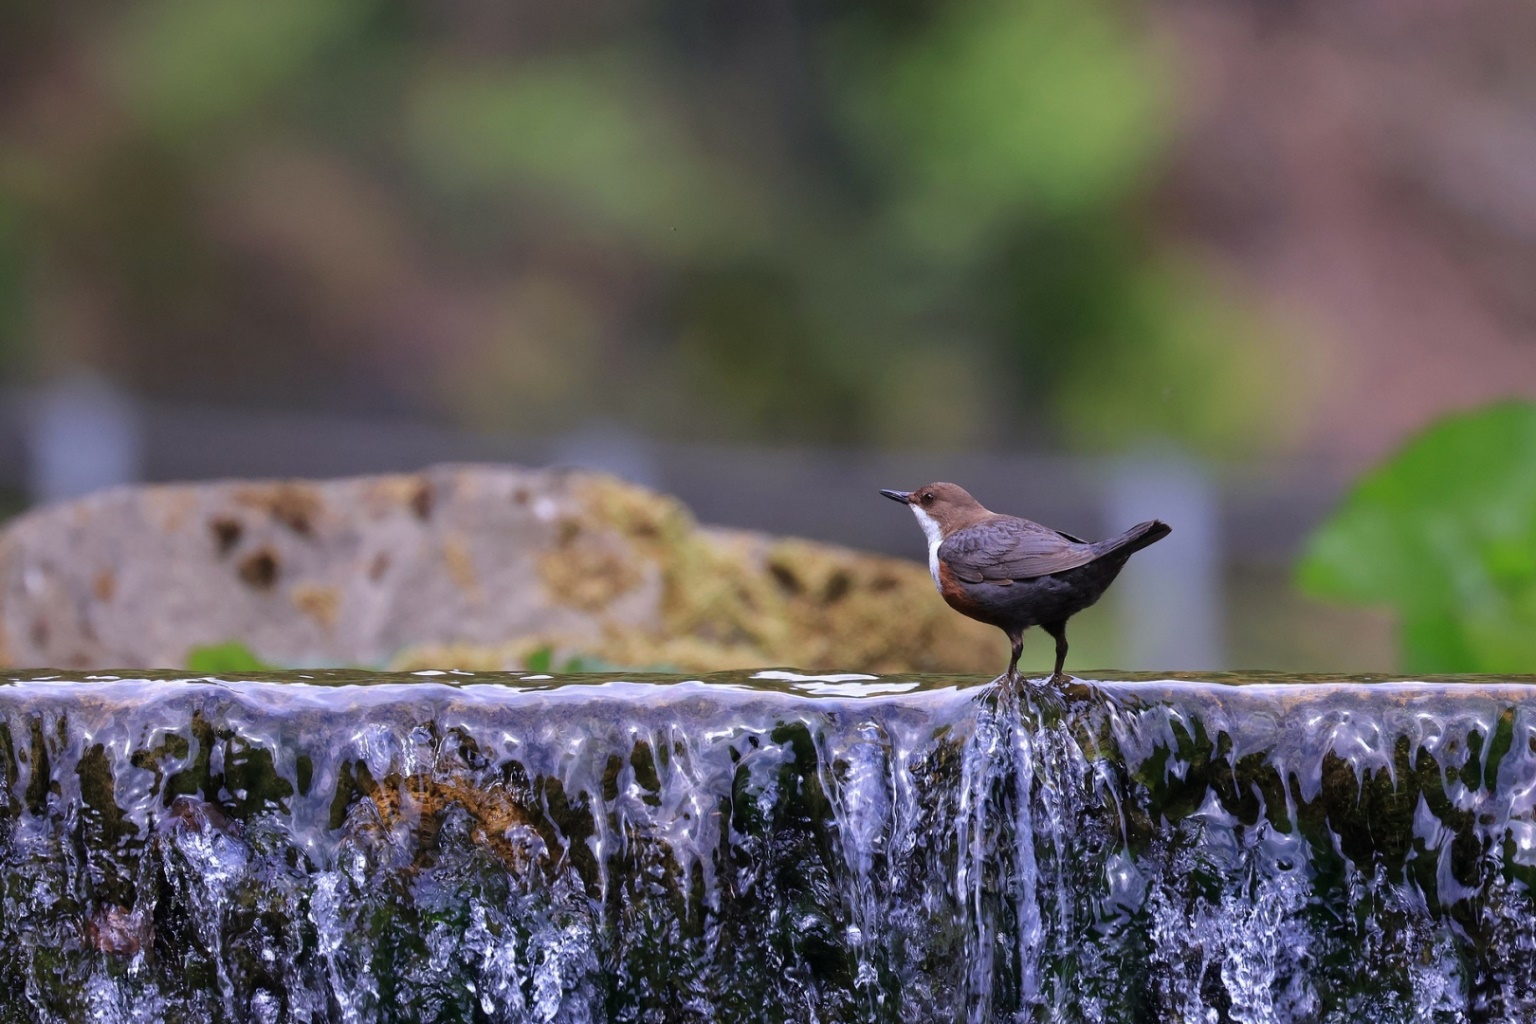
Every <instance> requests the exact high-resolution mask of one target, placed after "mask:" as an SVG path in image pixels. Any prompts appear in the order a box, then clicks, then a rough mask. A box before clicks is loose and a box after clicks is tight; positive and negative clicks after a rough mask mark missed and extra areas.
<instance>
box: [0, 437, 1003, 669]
mask: <svg viewBox="0 0 1536 1024" xmlns="http://www.w3.org/2000/svg"><path fill="white" fill-rule="evenodd" d="M232 639H235V640H239V641H241V642H243V643H244V644H245V645H246V646H247V647H249V648H250V649H251V650H252V651H253V652H254V653H255V654H256V655H257V656H259V657H260V658H262V659H263V660H265V661H268V662H272V663H275V664H285V665H311V666H324V665H368V666H379V665H384V664H386V663H391V662H392V663H394V664H395V665H397V666H400V667H425V666H431V667H436V668H451V667H463V668H481V669H486V668H501V667H508V668H515V667H520V666H521V665H522V663H523V660H524V659H525V658H526V656H527V655H528V654H529V652H532V651H536V650H542V649H551V650H554V651H556V652H559V654H560V655H561V656H562V657H563V656H565V655H570V654H581V655H585V656H588V657H591V658H597V659H600V660H602V661H605V662H608V663H611V664H615V665H627V666H654V665H664V666H669V667H672V668H675V669H679V670H684V671H713V670H719V669H728V668H737V667H745V666H750V665H762V664H787V665H797V666H801V667H818V666H830V665H837V666H838V667H841V668H850V667H852V668H858V669H862V670H869V671H949V672H972V671H988V670H995V669H996V667H997V665H998V664H1000V663H1001V659H1002V657H1003V650H1002V648H1003V644H1002V641H1001V639H1000V637H999V636H998V635H995V631H994V630H989V629H986V628H984V627H980V626H977V625H976V624H974V623H971V622H968V621H966V620H963V619H961V618H960V617H958V616H956V615H954V614H953V613H951V612H950V611H949V610H948V609H946V608H945V607H944V605H943V603H942V602H941V601H940V600H939V599H938V597H937V596H936V595H935V594H934V593H933V588H932V584H931V583H930V582H929V580H928V577H927V573H926V572H925V571H924V569H923V567H922V566H920V565H918V564H916V563H912V562H907V561H903V560H900V559H892V558H886V557H880V556H875V555H869V554H864V553H860V552H856V551H851V550H848V549H846V548H839V547H834V546H831V545H825V544H817V543H812V542H810V541H803V540H790V539H779V538H772V537H766V536H762V535H757V534H750V533H744V532H740V531H729V530H721V529H713V528H708V527H701V526H699V525H698V524H697V523H696V522H695V521H694V519H693V517H692V515H691V514H690V513H689V512H688V510H687V509H686V508H685V507H684V506H683V505H682V504H681V503H680V502H678V501H677V500H676V499H674V498H671V497H668V496H666V495H662V494H657V493H655V492H652V491H649V490H646V489H644V488H640V487H636V486H633V485H630V484H626V483H624V482H622V481H619V480H617V479H614V478H612V477H608V476H604V475H601V474H595V473H586V472H577V471H552V470H526V469H517V468H512V467H490V466H443V467H437V468H434V469H429V470H427V471H424V472H421V473H416V474H408V475H394V476H375V477H357V478H351V479H342V480H329V481H272V482H244V481H235V482H222V483H208V484H193V485H171V486H151V487H134V488H125V489H118V490H113V491H107V492H104V493H101V494H97V495H93V496H91V497H88V498H84V499H81V500H78V501H74V502H70V503H67V504H63V505H57V506H53V507H50V508H45V509H42V510H39V511H36V512H33V513H31V514H29V515H26V516H24V517H22V518H20V519H18V520H16V521H15V522H14V523H12V524H11V525H10V526H9V527H8V528H7V529H6V530H5V531H4V533H3V534H0V664H8V665H13V666H18V667H26V666H52V667H61V668H90V667H101V666H111V667H142V666H180V665H183V664H185V662H186V657H187V653H188V651H189V650H191V649H193V648H196V647H200V646H203V645H208V644H217V643H222V642H225V641H229V640H232Z"/></svg>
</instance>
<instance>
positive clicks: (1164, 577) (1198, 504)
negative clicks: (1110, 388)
mask: <svg viewBox="0 0 1536 1024" xmlns="http://www.w3.org/2000/svg"><path fill="white" fill-rule="evenodd" d="M1220 511H1221V509H1220V499H1219V496H1218V493H1217V490H1216V487H1215V484H1214V483H1213V482H1212V480H1211V477H1210V473H1209V472H1208V471H1207V470H1206V468H1205V467H1204V466H1202V465H1201V464H1199V463H1198V462H1195V461H1193V460H1191V459H1188V458H1185V457H1183V456H1178V455H1151V456H1144V457H1140V458H1134V459H1127V460H1124V461H1121V462H1118V463H1116V464H1114V465H1113V466H1112V468H1111V471H1110V473H1109V479H1108V480H1107V481H1106V486H1105V500H1104V515H1105V533H1104V535H1105V536H1113V535H1114V534H1116V533H1119V532H1120V531H1122V530H1125V529H1128V528H1130V527H1131V526H1133V525H1135V524H1136V523H1139V522H1141V521H1143V520H1146V519H1161V520H1163V521H1164V522H1165V523H1167V524H1168V525H1169V526H1171V527H1172V528H1173V532H1172V533H1171V534H1169V535H1168V537H1166V538H1165V539H1163V540H1161V541H1158V542H1157V543H1156V544H1153V545H1152V546H1151V547H1149V548H1146V549H1144V550H1142V551H1140V552H1138V553H1137V554H1136V555H1134V556H1133V557H1132V558H1131V560H1130V562H1129V563H1128V564H1127V565H1126V567H1125V570H1124V571H1123V572H1122V573H1121V575H1120V579H1119V581H1118V582H1116V584H1115V586H1114V587H1113V589H1111V591H1110V593H1111V594H1113V595H1114V597H1115V600H1116V602H1117V604H1116V608H1117V611H1118V613H1119V615H1120V621H1121V623H1122V629H1121V636H1122V638H1123V639H1122V647H1121V661H1122V663H1123V664H1124V666H1125V668H1127V669H1130V670H1154V671H1162V670H1168V671H1185V670H1188V671H1198V670H1209V669H1220V668H1224V667H1225V662H1226V658H1225V650H1224V647H1225V644H1224V643H1223V638H1222V631H1223V626H1224V623H1223V616H1222V579H1221V571H1222V559H1221V533H1220V531H1221V525H1220Z"/></svg>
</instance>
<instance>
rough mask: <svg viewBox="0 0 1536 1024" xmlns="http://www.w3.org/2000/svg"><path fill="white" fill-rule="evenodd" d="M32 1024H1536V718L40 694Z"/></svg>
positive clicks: (162, 689)
mask: <svg viewBox="0 0 1536 1024" xmlns="http://www.w3.org/2000/svg"><path fill="white" fill-rule="evenodd" d="M0 773H3V776H0V783H3V785H0V871H3V874H0V880H3V900H4V905H3V914H0V1021H5V1022H10V1021H87V1020H91V1021H98V1020H99V1021H146V1022H147V1021H172V1022H182V1021H185V1022H192V1021H259V1022H275V1021H340V1022H351V1021H358V1022H362V1021H529V1022H535V1021H537V1022H546V1021H571V1022H576V1021H592V1022H610V1021H611V1022H619V1021H698V1022H705V1021H721V1022H734V1021H764V1020H767V1021H806V1022H810V1021H819V1022H852V1021H893V1022H894V1021H903V1022H906V1021H935V1022H937V1021H955V1020H966V1021H970V1022H982V1021H1063V1022H1068V1021H1072V1022H1075V1021H1083V1022H1142V1021H1145V1022H1161V1021H1173V1020H1177V1021H1186V1020H1187V1021H1211V1022H1226V1021H1232V1022H1247V1021H1297V1022H1312V1021H1316V1022H1341V1024H1342V1022H1356V1021H1362V1020H1369V1021H1372V1022H1374V1024H1388V1022H1395V1021H1474V1020H1475V1021H1496V1020H1508V1021H1529V1020H1531V1019H1533V1018H1536V959H1533V957H1532V955H1531V951H1532V950H1533V949H1536V905H1533V903H1536V901H1533V897H1532V891H1531V885H1532V883H1533V881H1536V810H1533V805H1536V685H1533V681H1531V680H1490V679H1478V680H1462V681H1451V680H1447V681H1436V682H1391V681H1359V680H1282V679H1263V678H1260V679H1254V678H1247V679H1237V678H1228V677H1205V678H1201V679H1150V678H1121V679H1116V680H1112V681H1100V682H1097V683H1095V684H1092V685H1079V686H1075V687H1073V688H1072V689H1071V690H1070V691H1069V692H1068V693H1066V694H1064V695H1060V696H1058V695H1052V694H1046V693H1044V692H1039V691H1032V692H1031V693H1029V694H1026V696H1025V697H1024V698H1023V699H1022V700H1018V699H1011V698H1003V697H1000V696H999V694H998V693H997V692H995V691H994V690H992V689H990V688H988V687H986V686H984V685H983V681H981V680H972V679H956V678H953V677H949V678H944V677H929V678H921V677H883V678H876V677H872V676H803V675H796V674H794V673H790V672H765V673H757V674H755V675H754V676H748V675H728V676H711V677H706V678H704V679H695V680H687V679H681V678H670V677H642V678H633V679H629V680H617V679H604V678H596V677H561V678H560V679H559V680H554V679H550V678H548V677H533V676H528V677H518V676H513V675H490V674H480V675H470V674H442V673H439V674H417V675H414V676H384V675H359V674H347V673H303V674H299V673H292V674H287V675H283V676H272V677H249V678H243V679H241V680H211V679H194V678H190V677H171V676H138V675H136V676H134V677H132V678H128V677H123V678H117V677H114V676H111V675H93V676H72V677H58V676H53V675H49V674H45V673H39V674H29V675H17V676H12V677H10V681H9V682H8V683H0Z"/></svg>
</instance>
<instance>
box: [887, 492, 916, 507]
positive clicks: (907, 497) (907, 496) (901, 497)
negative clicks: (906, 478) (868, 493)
mask: <svg viewBox="0 0 1536 1024" xmlns="http://www.w3.org/2000/svg"><path fill="white" fill-rule="evenodd" d="M880 493H881V494H883V495H885V496H886V497H887V498H890V499H891V500H892V501H899V502H901V503H902V504H903V505H906V504H908V503H909V502H910V501H911V500H912V492H911V491H887V490H881V491H880Z"/></svg>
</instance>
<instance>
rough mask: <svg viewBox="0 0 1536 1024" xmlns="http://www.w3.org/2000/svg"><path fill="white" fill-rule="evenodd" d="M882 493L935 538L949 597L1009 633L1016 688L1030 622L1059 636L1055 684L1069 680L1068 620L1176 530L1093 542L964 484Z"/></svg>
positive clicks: (938, 577) (938, 579)
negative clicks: (995, 503) (994, 505)
mask: <svg viewBox="0 0 1536 1024" xmlns="http://www.w3.org/2000/svg"><path fill="white" fill-rule="evenodd" d="M880 493H881V494H883V495H885V496H886V497H887V498H890V499H891V500H892V501H899V502H902V503H903V504H905V505H906V506H907V507H909V508H910V509H911V510H912V514H913V515H915V516H916V517H917V521H918V524H919V525H921V526H922V528H923V533H924V534H925V535H926V536H927V538H928V572H929V573H930V574H931V575H932V576H933V583H934V586H936V587H938V590H939V594H940V595H942V596H943V598H944V600H945V602H946V603H947V604H948V605H949V606H950V607H951V608H953V609H954V610H955V611H957V612H959V613H960V614H962V615H967V616H970V617H971V618H973V619H976V620H977V621H979V622H985V623H987V624H988V625H991V626H996V627H997V628H999V629H1001V630H1002V631H1003V632H1004V633H1006V634H1007V635H1008V642H1009V643H1010V644H1012V646H1013V656H1012V657H1011V658H1010V659H1009V661H1008V671H1007V673H1006V674H1005V676H1004V678H1005V679H1006V680H1007V682H1008V684H1009V685H1010V686H1013V687H1017V685H1018V682H1019V655H1020V654H1021V653H1022V652H1023V650H1024V631H1025V630H1026V629H1028V628H1029V627H1030V626H1039V627H1040V628H1041V629H1043V630H1045V631H1046V632H1047V633H1049V634H1050V635H1051V636H1052V637H1054V638H1055V640H1056V669H1055V671H1054V672H1052V673H1051V678H1050V680H1049V682H1051V683H1054V684H1058V685H1059V684H1061V683H1063V682H1065V680H1066V675H1065V674H1064V673H1063V671H1062V668H1063V666H1064V665H1065V663H1066V660H1067V620H1068V619H1069V618H1071V617H1072V616H1073V615H1076V614H1077V613H1078V612H1080V611H1082V610H1083V609H1084V608H1087V607H1088V606H1089V605H1091V604H1093V603H1094V602H1095V601H1097V600H1098V599H1099V597H1100V596H1101V595H1102V594H1103V593H1104V591H1105V590H1106V589H1108V587H1109V585H1110V584H1111V583H1113V582H1114V580H1115V577H1116V576H1118V575H1119V574H1120V570H1121V569H1122V568H1124V566H1125V563H1126V560H1127V559H1129V558H1130V557H1131V555H1133V554H1135V553H1136V552H1138V551H1140V550H1141V549H1142V548H1144V547H1146V546H1147V545H1149V544H1155V543H1156V542H1157V541H1160V540H1162V539H1163V538H1164V537H1166V536H1168V534H1169V533H1170V532H1171V527H1169V526H1168V525H1167V524H1166V523H1163V522H1161V521H1160V520H1157V519H1151V520H1148V521H1147V522H1144V523H1137V524H1136V525H1135V526H1133V527H1131V528H1130V529H1129V530H1126V531H1125V532H1124V533H1122V534H1120V535H1119V536H1118V537H1111V538H1110V539H1108V540H1101V541H1097V542H1094V543H1090V542H1088V541H1085V540H1083V539H1082V538H1080V537H1074V536H1072V535H1071V534H1070V533H1062V532H1061V531H1060V530H1053V529H1051V528H1050V527H1048V526H1041V525H1040V524H1039V523H1036V522H1031V521H1030V520H1028V519H1020V518H1019V517H1018V516H1007V515H1000V514H998V513H996V512H993V511H990V510H989V509H987V508H986V507H984V506H983V505H982V504H981V502H979V501H977V500H976V499H975V498H973V497H971V495H970V494H969V493H968V492H967V491H966V490H965V488H963V487H961V486H959V485H958V484H952V483H943V482H939V483H931V484H926V485H924V486H922V487H919V488H918V489H917V490H915V491H894V490H889V491H888V490H881V492H880Z"/></svg>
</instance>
